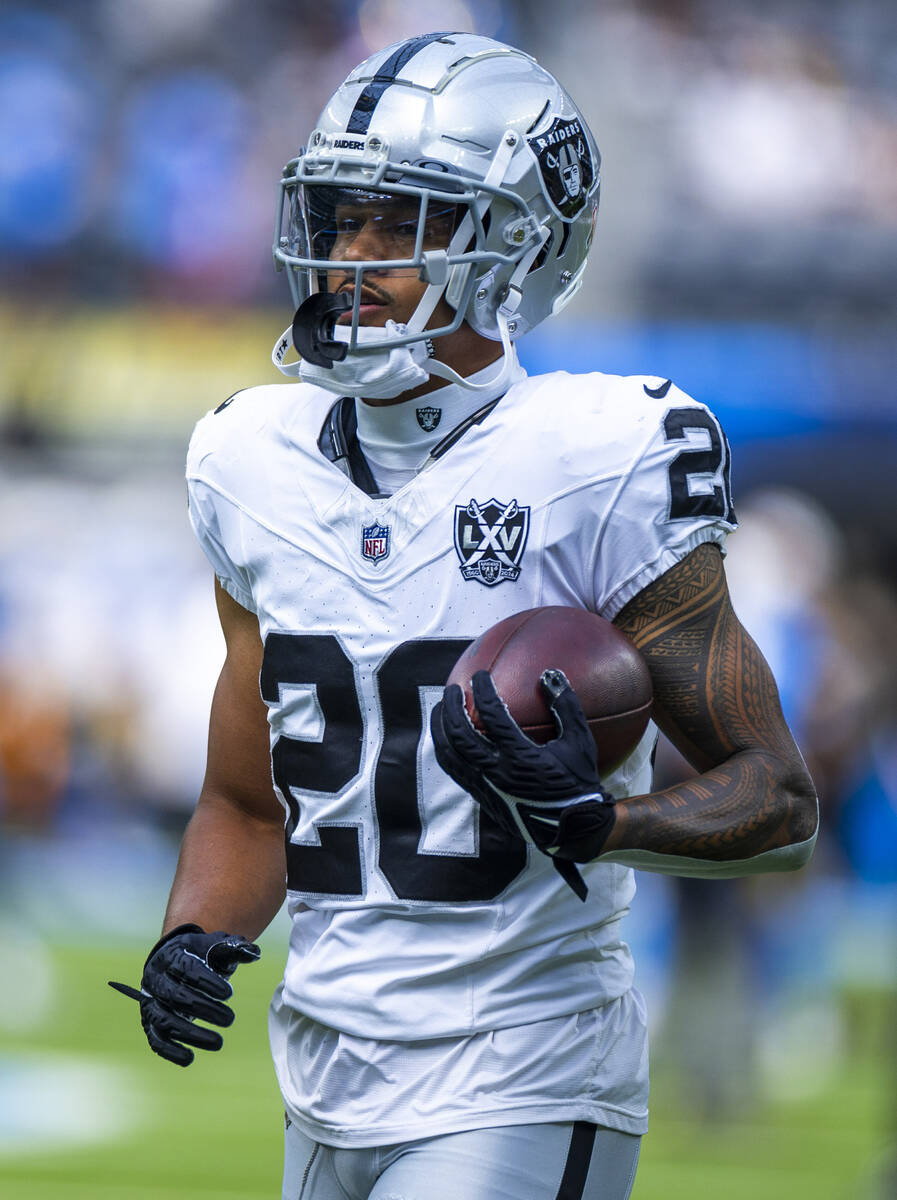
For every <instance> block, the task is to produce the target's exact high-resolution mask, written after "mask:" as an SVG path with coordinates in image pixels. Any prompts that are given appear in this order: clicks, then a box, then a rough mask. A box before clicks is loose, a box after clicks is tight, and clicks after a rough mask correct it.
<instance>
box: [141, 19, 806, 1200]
mask: <svg viewBox="0 0 897 1200" xmlns="http://www.w3.org/2000/svg"><path fill="white" fill-rule="evenodd" d="M599 165H600V159H599V154H598V150H597V147H596V145H595V141H594V139H593V136H592V133H591V131H590V130H589V128H588V126H587V124H586V122H585V120H584V118H583V116H582V114H581V113H580V112H579V110H578V109H577V108H576V106H575V105H574V104H573V102H572V101H571V99H570V97H569V96H568V95H567V94H566V93H565V92H564V91H563V89H562V88H561V87H560V86H559V84H558V83H557V81H556V80H555V79H554V78H553V77H552V76H551V75H550V74H548V72H546V71H545V70H543V69H542V68H541V67H539V66H538V64H537V63H536V62H535V61H534V60H533V59H532V58H530V57H529V56H528V55H526V54H523V53H521V52H520V51H518V50H515V49H513V48H511V47H510V46H506V45H502V44H500V43H498V42H495V41H492V40H490V39H488V38H484V37H479V36H475V35H471V34H456V33H433V34H430V35H427V36H423V37H417V38H413V39H411V40H410V41H406V42H403V43H401V44H400V45H396V46H392V47H390V48H388V49H386V50H383V51H381V52H380V53H377V54H375V55H373V56H372V57H371V58H370V59H368V60H367V61H366V62H364V63H362V64H361V65H360V66H359V67H358V68H357V69H356V70H354V71H353V72H352V73H351V75H350V76H349V77H348V79H347V80H346V81H345V82H344V83H343V84H342V85H341V86H340V87H339V88H338V90H337V91H336V93H335V94H334V95H333V96H332V97H331V99H330V100H329V101H328V102H327V105H326V106H325V108H324V111H323V113H322V114H321V117H320V120H319V122H318V125H317V127H316V128H315V129H314V130H313V131H312V133H311V136H310V138H309V141H308V146H307V148H306V149H304V150H303V151H302V152H301V153H300V154H299V155H298V157H297V158H294V159H292V160H291V161H290V162H289V163H288V164H287V167H286V168H285V170H284V174H283V179H282V181H281V188H280V203H279V207H278V224H277V232H276V240H275V245H274V256H275V260H276V263H277V265H278V267H279V268H281V269H283V270H284V271H285V273H286V276H287V278H288V280H289V283H290V286H291V288H292V291H293V297H294V301H295V308H296V313H295V317H294V319H293V321H292V324H291V325H290V327H289V328H288V329H287V331H286V332H285V333H284V335H283V336H282V337H281V338H280V339H278V342H277V344H276V345H275V349H274V361H275V363H276V364H277V365H278V366H280V368H281V369H282V370H283V371H285V372H286V373H288V374H291V375H293V376H297V377H298V382H296V383H293V384H290V385H280V386H264V387H258V388H253V389H250V390H248V391H244V392H241V393H238V394H237V395H236V396H234V397H232V398H231V399H230V400H229V401H226V402H225V403H224V404H222V405H221V406H220V408H219V409H217V410H216V411H215V412H214V413H211V414H209V415H208V416H206V417H205V418H204V419H203V420H202V421H200V423H199V425H198V426H197V429H196V432H195V434H194V437H193V440H192V443H191V447H190V451H189V460H188V467H187V477H188V486H189V496H190V514H191V519H192V522H193V526H194V528H195V531H196V534H197V536H198V538H199V540H200V542H201V544H202V546H203V549H204V550H205V552H206V554H207V555H208V557H209V559H210V561H211V563H212V566H213V567H214V571H215V575H216V577H217V584H216V594H217V602H218V611H219V614H220V618H221V624H222V627H223V630H224V636H225V640H226V645H227V653H226V659H225V663H224V666H223V669H222V672H221V676H220V679H219V681H218V686H217V689H216V692H215V697H214V701H213V705H212V713H211V728H210V736H209V752H208V768H207V773H206V778H205V782H204V785H203V788H202V793H201V795H200V798H199V802H198V805H197V808H196V812H195V814H194V816H193V818H192V820H191V822H190V825H189V827H188V829H187V832H186V835H185V837H184V842H183V847H182V850H181V856H180V861H179V864H178V869H177V876H176V879H175V882H174V886H173V890H172V893H171V899H170V903H169V906H168V911H167V914H166V917H165V923H164V927H163V935H162V937H161V939H160V941H159V942H158V943H157V944H156V946H155V947H154V948H153V950H152V951H151V953H150V955H149V957H148V959H147V962H146V965H145V968H144V974H143V980H142V987H141V988H140V989H139V990H137V989H124V990H129V991H130V992H131V994H133V995H135V996H136V997H137V998H138V999H139V1001H140V1008H141V1013H142V1019H143V1026H144V1029H145V1031H146V1035H147V1038H148V1039H149V1043H150V1045H151V1046H152V1048H153V1049H154V1050H155V1051H156V1052H157V1053H159V1054H161V1055H162V1056H163V1057H165V1058H168V1059H170V1060H171V1061H172V1062H175V1063H179V1064H181V1065H187V1064H188V1063H190V1062H191V1061H192V1059H193V1049H192V1048H195V1047H199V1048H202V1049H218V1047H219V1046H220V1045H221V1036H220V1034H219V1033H218V1032H217V1031H216V1030H215V1029H212V1028H209V1027H208V1025H209V1024H211V1025H218V1026H226V1025H227V1024H229V1022H230V1020H231V1019H232V1012H231V1010H230V1009H229V1007H228V1006H227V1005H226V1003H225V1001H226V1000H227V998H228V997H229V995H230V994H231V985H230V983H229V981H228V980H229V977H230V975H231V974H232V972H233V971H234V969H235V968H236V966H237V965H238V964H240V963H243V962H250V961H252V960H253V959H254V958H256V957H257V956H258V948H257V947H256V946H255V944H254V939H255V938H257V937H258V935H259V934H260V933H261V932H262V930H263V929H264V928H265V927H266V925H267V924H268V923H269V922H270V921H271V919H272V918H273V916H274V915H275V913H276V912H277V911H278V909H279V908H280V906H281V903H282V901H283V899H284V896H285V895H286V897H287V901H288V906H289V912H290V916H291V918H292V925H291V935H290V944H289V953H288V958H287V962H286V970H285V972H284V977H283V982H282V983H281V985H280V986H279V987H278V989H277V991H276V994H275V996H274V1000H273V1003H272V1006H271V1014H270V1034H271V1044H272V1049H273V1056H274V1062H275V1067H276V1071H277V1075H278V1079H279V1082H280V1086H281V1090H282V1093H283V1099H284V1105H285V1108H286V1113H287V1132H286V1157H285V1170H284V1185H283V1196H284V1200H300V1197H301V1198H302V1200H346V1198H347V1197H351V1198H352V1200H386V1198H387V1197H392V1198H396V1197H405V1198H409V1200H410V1198H411V1197H421V1196H424V1195H426V1196H427V1197H428V1200H497V1198H499V1197H505V1198H513V1200H553V1198H555V1197H564V1198H566V1200H574V1198H587V1200H622V1198H624V1197H627V1196H628V1195H629V1193H630V1189H631V1187H632V1181H633V1177H634V1173H635V1168H636V1162H637V1158H638V1149H639V1142H640V1138H641V1135H642V1134H643V1132H644V1131H645V1128H646V1122H647V1091H648V1084H647V1059H646V1036H645V1012H644V1006H643V1003H642V999H641V997H640V996H639V994H638V992H637V991H636V990H634V988H633V987H632V961H631V957H630V954H629V950H628V948H627V946H626V944H625V942H624V941H623V938H622V931H621V922H622V919H623V917H624V915H625V913H626V911H627V909H628V906H629V904H630V901H631V900H632V897H633V893H634V890H635V885H634V881H633V867H639V868H641V869H644V870H651V871H662V872H669V873H674V874H683V875H699V876H706V877H726V876H733V875H743V874H749V873H752V872H759V871H785V870H792V869H794V868H796V867H799V866H801V865H802V864H803V863H805V862H806V861H807V859H808V857H809V855H810V853H811V851H812V847H813V842H814V838H815V833H816V822H817V816H816V798H815V794H814V789H813V785H812V782H811V780H810V779H809V777H808V775H807V771H806V769H805V767H804V764H803V761H802V759H801V756H800V754H799V752H798V750H797V749H796V747H795V745H794V742H793V740H792V738H791V735H790V733H789V731H788V729H787V727H786V725H785V722H784V720H783V718H782V713H781V710H780V707H779V702H778V698H777V693H776V687H775V683H774V682H773V679H772V678H771V676H770V673H769V670H768V668H767V666H766V664H765V662H764V660H763V659H762V657H761V656H760V654H759V652H758V650H757V648H756V646H755V645H754V643H753V642H752V641H751V639H750V637H749V636H748V635H747V633H746V632H745V631H744V630H743V629H742V627H741V626H740V624H739V622H738V620H737V618H736V616H735V614H734V613H733V611H732V608H731V606H730V603H729V598H728V594H727V591H726V581H725V576H724V572H723V557H722V549H723V544H724V542H725V539H726V535H727V534H728V533H729V532H730V531H731V530H732V529H733V528H734V527H735V515H734V512H733V507H732V498H731V493H730V486H729V448H728V445H727V443H726V439H725V436H724V435H723V432H722V430H721V428H720V426H719V423H718V422H717V420H716V418H715V417H714V416H713V414H712V413H710V412H709V411H708V410H707V409H706V408H705V407H704V406H703V405H701V404H699V403H696V402H695V401H694V400H692V399H690V398H689V397H688V396H687V395H684V394H683V393H682V392H681V391H679V390H678V388H676V387H675V386H674V385H673V384H672V383H671V381H670V380H665V379H659V378H656V377H629V378H623V377H619V376H611V375H605V374H601V373H598V372H595V373H593V374H588V375H578V376H574V375H568V374H567V373H565V372H557V373H554V374H550V375H543V376H535V377H530V376H527V374H526V372H525V371H524V370H523V369H522V368H521V367H520V365H519V364H518V361H517V357H516V354H515V348H514V346H515V342H516V340H517V339H518V338H519V337H520V336H521V335H523V334H524V333H526V332H527V331H528V330H529V329H532V328H533V327H534V326H536V325H538V324H539V322H541V321H542V320H544V319H545V318H546V317H548V316H549V315H551V314H552V313H556V312H558V311H560V309H561V308H563V307H564V305H565V304H566V303H567V302H568V301H569V300H570V298H571V297H572V296H573V295H574V294H575V292H576V291H577V289H578V287H579V285H580V282H581V279H582V273H583V270H584V268H585V265H586V257H587V254H588V251H589V246H590V244H591V241H592V235H593V230H594V222H595V216H596V212H597V208H598V188H599ZM292 347H295V349H296V351H297V352H298V355H299V359H298V361H297V360H296V359H295V358H294V359H293V360H292V362H290V361H288V358H289V357H290V351H291V348H292ZM546 604H560V605H568V606H573V607H578V608H583V609H588V610H591V611H594V612H597V613H600V614H602V615H604V616H605V617H607V618H610V619H613V620H614V621H615V622H616V623H617V624H618V625H619V626H620V628H621V629H623V630H625V632H626V633H627V634H628V635H629V636H630V638H632V639H633V641H634V642H635V644H636V645H637V646H638V647H639V649H640V651H641V653H642V655H643V656H644V658H645V660H646V662H647V664H648V666H649V668H650V671H651V675H652V679H653V684H654V692H655V697H656V710H655V720H656V723H657V724H656V726H655V725H653V724H652V725H651V726H650V727H649V730H648V732H647V733H646V734H645V736H644V737H643V738H642V740H641V741H640V742H639V744H638V745H637V746H636V748H635V749H634V750H633V752H632V753H631V754H630V756H629V757H628V758H627V759H626V760H625V761H624V762H623V764H622V765H621V766H620V767H618V768H617V769H616V770H615V771H614V772H613V773H612V774H610V775H606V776H605V777H604V778H600V777H599V775H598V772H597V770H596V765H595V749H594V744H593V742H592V740H591V737H590V735H589V733H588V729H587V726H586V725H585V720H584V717H583V714H582V710H581V708H580V706H579V703H578V701H577V698H576V696H575V694H574V693H573V692H572V691H571V689H570V686H569V684H568V683H567V680H566V679H565V678H564V676H563V675H562V674H561V673H560V672H556V671H553V672H546V674H545V676H543V680H542V686H543V687H544V688H545V691H546V695H547V697H548V699H549V701H550V704H551V706H552V708H553V710H554V712H555V714H556V717H557V723H558V736H557V737H556V739H555V740H554V741H551V742H549V743H548V744H547V745H545V746H543V747H536V746H534V745H533V744H532V743H531V742H529V741H528V739H527V738H525V737H524V736H523V734H522V733H521V732H520V731H519V729H518V728H517V727H516V725H515V724H514V722H513V721H512V720H511V718H510V717H509V715H508V713H507V711H506V709H505V708H504V706H503V704H502V703H501V700H500V698H499V697H498V696H497V695H496V693H495V689H494V687H493V686H492V684H491V680H490V677H489V675H488V674H486V673H482V674H480V675H478V676H477V677H476V679H475V684H474V687H475V697H476V702H477V706H478V709H479V712H480V715H481V718H482V722H483V726H484V729H485V733H484V734H481V733H479V732H476V731H475V730H474V729H473V727H472V726H471V724H470V722H469V721H468V719H467V715H466V712H465V710H464V706H463V703H462V699H461V694H460V691H459V690H458V689H457V688H448V689H445V693H444V695H443V690H444V684H445V681H446V679H447V676H448V674H449V672H450V670H451V667H452V666H453V664H454V663H455V661H456V660H457V658H458V657H459V655H460V654H461V652H462V651H463V650H464V648H465V647H466V646H467V645H468V644H469V642H470V641H471V640H472V639H473V638H475V637H476V636H478V635H479V634H480V633H481V632H482V631H484V630H485V629H486V628H488V627H489V626H491V625H493V624H494V623H495V622H496V621H498V620H500V619H501V618H503V617H506V616H508V615H509V614H511V613H515V612H518V611H520V610H523V609H528V608H532V607H535V606H538V605H546ZM657 726H659V727H660V728H661V729H663V730H664V732H665V733H666V734H667V735H668V736H669V737H670V738H671V739H672V741H673V742H674V744H675V745H676V746H677V747H678V748H679V749H680V750H681V751H682V753H683V754H684V755H685V756H686V757H687V758H688V759H689V761H690V762H691V763H692V764H693V765H694V767H695V768H696V770H697V771H698V772H700V774H698V775H697V776H696V777H695V778H694V779H692V780H690V781H689V782H687V783H682V784H679V785H677V786H675V787H671V788H668V789H666V790H664V791H659V792H652V790H651V760H652V751H653V746H654V742H655V738H656V731H657ZM272 778H273V787H272ZM522 802H524V803H525V805H526V813H527V819H526V820H521V819H520V813H521V811H522V810H521V809H520V805H521V803H522ZM533 814H535V815H536V818H537V819H536V820H532V819H531V818H532V816H533ZM121 986H122V987H123V988H124V985H121ZM197 1021H199V1022H206V1023H207V1024H198V1023H197Z"/></svg>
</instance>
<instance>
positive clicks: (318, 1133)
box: [284, 1100, 648, 1150]
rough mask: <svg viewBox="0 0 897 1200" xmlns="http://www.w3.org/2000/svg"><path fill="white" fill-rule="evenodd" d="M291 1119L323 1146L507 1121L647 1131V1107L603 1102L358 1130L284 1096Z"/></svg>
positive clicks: (358, 1145) (383, 1141)
mask: <svg viewBox="0 0 897 1200" xmlns="http://www.w3.org/2000/svg"><path fill="white" fill-rule="evenodd" d="M284 1107H285V1108H286V1112H287V1116H288V1117H289V1119H290V1121H291V1122H292V1123H293V1124H294V1125H296V1126H298V1128H299V1129H300V1130H301V1131H302V1132H303V1133H304V1134H305V1135H306V1137H310V1138H311V1139H312V1141H315V1142H321V1143H322V1144H323V1145H325V1146H335V1147H337V1148H339V1149H344V1150H354V1149H364V1148H369V1147H371V1146H392V1145H396V1144H397V1143H399V1142H418V1141H423V1139H424V1138H431V1137H441V1136H443V1135H445V1134H450V1133H465V1132H467V1131H468V1130H471V1129H495V1128H498V1127H500V1126H506V1125H545V1124H554V1123H557V1122H559V1121H587V1122H588V1123H589V1124H590V1125H601V1126H603V1127H604V1128H606V1129H613V1130H615V1131H616V1132H617V1133H631V1134H635V1135H636V1136H640V1135H641V1134H644V1133H647V1130H648V1110H647V1108H645V1109H642V1110H641V1111H640V1112H635V1113H633V1112H628V1111H627V1110H626V1109H622V1108H616V1107H614V1106H613V1105H606V1104H588V1103H578V1104H552V1105H550V1106H549V1105H537V1106H533V1107H528V1108H519V1109H507V1108H503V1109H496V1110H494V1111H490V1112H479V1113H470V1114H469V1115H467V1116H459V1117H457V1118H456V1119H455V1120H443V1121H425V1122H421V1124H419V1125H413V1126H411V1125H401V1126H399V1125H385V1126H374V1127H372V1128H371V1129H369V1130H361V1131H358V1132H355V1131H349V1130H344V1129H334V1128H331V1127H330V1126H327V1125H320V1124H318V1122H317V1121H312V1120H310V1119H308V1118H307V1117H304V1116H302V1115H301V1114H300V1113H297V1112H296V1111H295V1110H294V1109H293V1108H291V1107H290V1105H289V1104H288V1103H287V1102H286V1100H284Z"/></svg>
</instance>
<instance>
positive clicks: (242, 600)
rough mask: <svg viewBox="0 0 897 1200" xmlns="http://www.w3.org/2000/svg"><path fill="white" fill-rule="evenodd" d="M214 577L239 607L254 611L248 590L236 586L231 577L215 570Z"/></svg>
mask: <svg viewBox="0 0 897 1200" xmlns="http://www.w3.org/2000/svg"><path fill="white" fill-rule="evenodd" d="M215 578H216V579H217V580H218V582H219V583H220V584H221V586H222V587H223V588H224V590H225V591H226V592H227V594H228V596H230V597H231V599H232V600H236V602H237V603H238V604H239V605H240V607H241V608H245V609H246V610H247V611H248V612H251V613H254V612H255V607H254V605H253V603H252V598H251V596H250V595H249V593H248V592H244V591H243V589H242V588H239V587H237V585H236V584H235V583H234V581H233V580H232V579H228V577H227V576H226V575H219V574H218V572H217V571H216V572H215Z"/></svg>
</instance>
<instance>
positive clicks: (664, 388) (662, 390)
mask: <svg viewBox="0 0 897 1200" xmlns="http://www.w3.org/2000/svg"><path fill="white" fill-rule="evenodd" d="M672 382H673V381H672V379H668V380H667V381H666V383H662V384H661V385H660V387H659V388H649V387H648V385H647V383H643V384H642V387H643V388H644V389H645V391H646V392H647V393H648V395H649V396H653V397H654V399H655V400H662V399H663V398H664V396H665V395H666V394H667V392H668V391H669V390H670V384H671V383H672Z"/></svg>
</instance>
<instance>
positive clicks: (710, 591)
mask: <svg viewBox="0 0 897 1200" xmlns="http://www.w3.org/2000/svg"><path fill="white" fill-rule="evenodd" d="M617 623H618V624H619V625H620V627H621V628H623V629H624V630H625V631H626V633H628V635H629V636H630V637H631V638H632V640H633V641H634V642H635V644H636V646H638V648H639V650H640V651H641V653H642V654H643V656H644V658H645V660H646V662H647V663H648V666H649V669H650V671H651V677H652V681H653V683H654V701H655V709H654V717H655V720H656V721H657V723H658V725H659V726H660V728H661V729H662V730H663V731H664V732H665V733H666V734H667V735H668V736H669V738H670V740H671V741H672V742H673V744H674V745H675V746H676V747H677V748H678V749H679V751H680V752H681V753H682V754H683V755H684V756H685V757H686V759H688V761H689V762H690V763H691V764H692V765H693V766H694V767H695V768H696V769H697V770H698V771H702V772H703V774H700V775H697V776H695V778H693V779H690V780H687V781H685V782H683V783H678V784H676V785H674V786H673V787H669V788H666V789H665V790H663V791H660V792H654V793H651V794H650V795H645V796H635V797H632V798H631V799H628V800H623V801H621V802H620V803H619V804H618V806H617V813H616V822H615V826H614V829H613V830H612V831H611V834H610V837H609V838H608V841H607V843H606V851H607V852H608V853H613V852H614V851H616V853H615V854H614V858H615V859H616V860H617V861H623V862H628V863H630V864H631V865H643V866H651V869H654V870H666V869H670V870H672V869H673V867H672V859H674V858H677V859H679V860H681V861H680V866H681V867H683V868H684V867H689V868H691V867H693V868H694V869H693V870H692V869H687V870H686V869H682V870H681V871H679V872H677V873H681V874H693V873H711V871H710V869H709V864H711V863H728V864H730V866H731V869H730V870H729V871H728V872H727V873H729V874H739V873H746V872H747V871H750V870H790V869H793V868H794V867H798V866H801V865H802V864H803V862H805V861H806V859H807V858H808V857H809V854H810V852H811V851H812V846H813V838H814V836H815V832H816V825H817V804H816V792H815V789H814V787H813V782H812V780H811V779H810V776H809V774H808V773H807V769H806V767H805V765H804V762H803V759H802V758H801V755H800V752H799V750H798V749H797V747H796V746H795V744H794V740H793V738H792V737H791V733H790V731H789V729H788V726H787V725H786V723H785V720H784V717H783V716H782V710H781V707H780V704H779V697H778V692H777V690H776V686H775V681H774V680H773V677H772V675H771V673H770V670H769V667H768V666H767V664H766V662H765V660H764V658H763V656H762V654H761V653H760V651H759V650H758V648H757V646H756V645H755V643H754V641H753V640H752V639H751V637H750V635H749V634H748V633H747V632H746V631H745V630H744V628H743V627H742V626H741V624H740V623H739V621H738V619H737V617H736V616H735V613H734V612H733V611H732V607H731V604H730V603H729V597H728V590H727V588H726V580H725V575H724V573H723V570H722V560H721V558H720V554H719V551H718V549H717V547H716V546H714V545H703V546H699V547H698V548H697V549H695V550H694V551H692V553H691V554H689V555H688V556H687V557H686V558H685V559H683V560H682V561H681V562H680V563H678V564H677V566H676V567H674V568H673V569H672V570H670V571H669V572H668V573H667V574H666V575H664V576H663V577H662V578H661V579H660V580H658V581H657V583H656V584H655V585H654V586H652V587H651V588H649V589H646V590H645V591H644V592H643V593H641V594H640V595H639V596H637V597H636V598H635V599H634V600H633V601H632V602H631V603H630V604H629V605H627V607H626V608H624V609H623V611H622V612H621V613H620V615H619V617H618V618H617ZM792 847H794V848H798V849H796V850H794V851H793V852H792V851H791V848H792ZM636 851H638V852H643V853H644V854H645V855H646V856H647V857H646V858H645V859H644V860H643V861H642V862H639V863H636V861H635V858H634V854H635V852H636ZM621 854H622V857H620V855H621ZM658 856H666V858H667V859H668V860H670V861H669V863H664V861H662V860H659V859H658ZM751 860H753V862H752V861H751ZM739 863H740V864H742V866H741V868H739V866H738V864H739ZM652 864H653V865H652ZM695 864H697V865H695ZM701 864H708V867H707V868H704V867H702V866H701ZM718 873H722V872H718Z"/></svg>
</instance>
